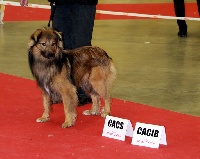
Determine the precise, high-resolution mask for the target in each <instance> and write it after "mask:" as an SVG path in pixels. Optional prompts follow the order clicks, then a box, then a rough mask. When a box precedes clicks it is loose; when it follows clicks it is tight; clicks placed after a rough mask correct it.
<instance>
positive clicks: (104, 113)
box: [101, 112, 110, 118]
mask: <svg viewBox="0 0 200 159" xmlns="http://www.w3.org/2000/svg"><path fill="white" fill-rule="evenodd" d="M109 115H110V113H108V112H103V113H101V117H103V118H105V117H106V116H109Z"/></svg>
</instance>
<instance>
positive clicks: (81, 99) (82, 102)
mask: <svg viewBox="0 0 200 159" xmlns="http://www.w3.org/2000/svg"><path fill="white" fill-rule="evenodd" d="M78 101H79V103H78V106H82V105H85V104H89V103H92V99H91V98H90V97H86V96H85V97H83V96H79V97H78Z"/></svg>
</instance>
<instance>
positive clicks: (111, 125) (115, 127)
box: [102, 116, 133, 141]
mask: <svg viewBox="0 0 200 159" xmlns="http://www.w3.org/2000/svg"><path fill="white" fill-rule="evenodd" d="M102 136H105V137H109V138H113V139H118V140H122V141H124V140H125V136H129V137H132V136H133V127H132V124H131V122H130V120H127V119H122V118H117V117H113V116H106V119H105V124H104V128H103V134H102Z"/></svg>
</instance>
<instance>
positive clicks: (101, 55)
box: [28, 28, 116, 128]
mask: <svg viewBox="0 0 200 159" xmlns="http://www.w3.org/2000/svg"><path fill="white" fill-rule="evenodd" d="M28 55H29V56H28V57H29V66H30V70H31V72H32V74H33V76H34V78H35V79H36V82H37V84H38V86H39V88H40V89H41V91H42V96H43V106H44V112H43V115H42V117H40V118H38V119H37V122H46V121H49V114H50V110H51V106H52V104H54V103H60V102H63V105H64V113H65V121H64V123H63V124H62V127H63V128H66V127H70V126H72V125H74V123H75V120H76V116H77V113H76V106H77V104H78V98H77V93H76V87H81V88H82V89H83V90H84V91H85V92H86V93H87V94H88V95H90V96H91V98H92V108H91V109H90V110H85V111H84V112H83V114H84V115H99V114H101V116H102V117H106V116H107V115H109V114H110V111H111V110H110V107H111V97H110V90H111V86H112V84H113V82H114V80H115V78H116V68H115V66H114V64H113V61H112V59H111V58H110V57H109V56H108V55H107V53H106V52H105V51H104V50H102V49H100V48H99V47H92V46H85V47H80V48H77V49H74V50H63V42H62V37H61V34H60V33H59V32H58V31H56V30H53V29H52V28H42V29H38V30H36V31H35V32H34V33H33V34H32V35H31V36H30V42H29V52H28ZM69 61H70V62H69ZM100 98H102V99H104V100H105V106H104V108H103V109H102V111H100V104H101V102H100Z"/></svg>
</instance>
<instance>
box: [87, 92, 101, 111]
mask: <svg viewBox="0 0 200 159" xmlns="http://www.w3.org/2000/svg"><path fill="white" fill-rule="evenodd" d="M91 98H92V108H91V110H84V111H83V115H100V110H99V109H100V105H101V101H100V97H99V96H98V95H91Z"/></svg>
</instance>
